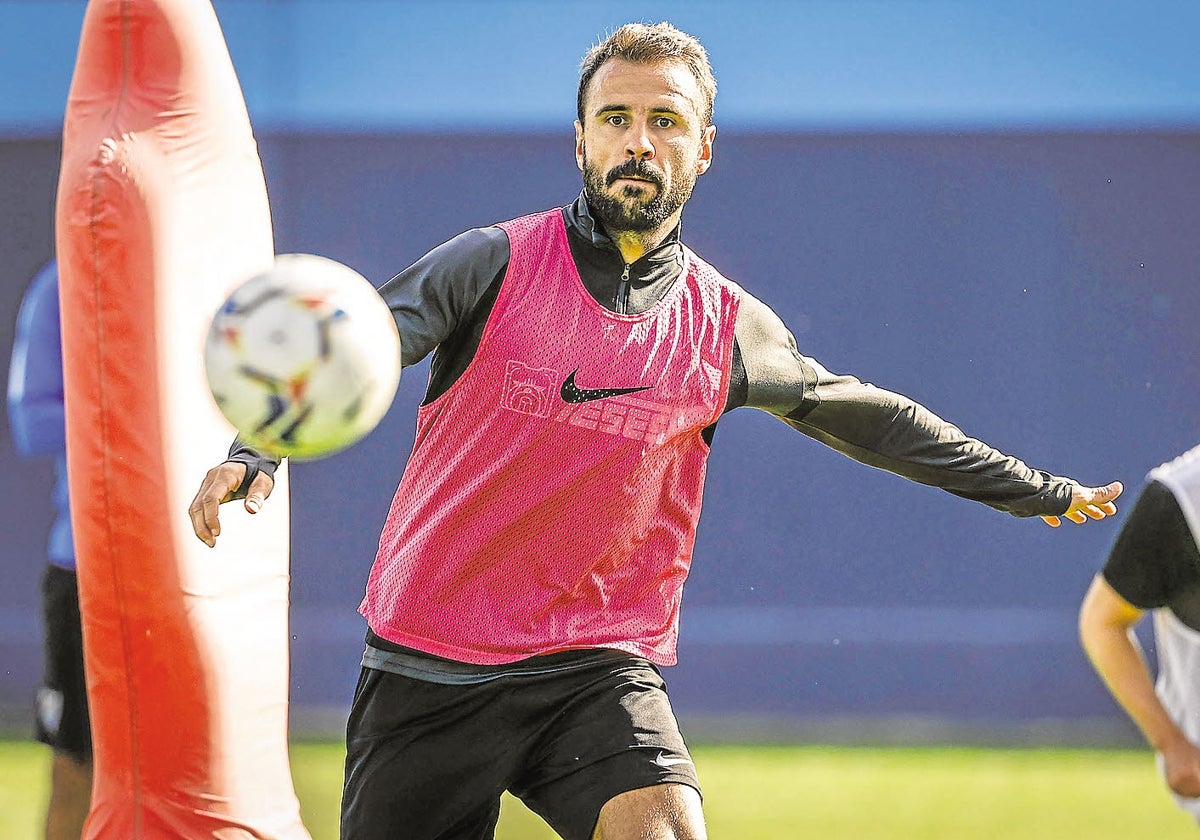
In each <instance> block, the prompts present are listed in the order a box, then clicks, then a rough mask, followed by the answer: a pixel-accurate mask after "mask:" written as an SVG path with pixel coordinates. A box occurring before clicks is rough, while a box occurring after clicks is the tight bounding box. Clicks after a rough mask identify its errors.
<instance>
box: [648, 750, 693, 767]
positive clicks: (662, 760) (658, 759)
mask: <svg viewBox="0 0 1200 840" xmlns="http://www.w3.org/2000/svg"><path fill="white" fill-rule="evenodd" d="M654 763H655V764H657V765H658V766H659V767H674V766H675V765H676V764H691V763H692V762H691V761H689V760H688V759H686V758H667V754H666V753H663V752H660V753H659V754H658V755H657V756H655V757H654Z"/></svg>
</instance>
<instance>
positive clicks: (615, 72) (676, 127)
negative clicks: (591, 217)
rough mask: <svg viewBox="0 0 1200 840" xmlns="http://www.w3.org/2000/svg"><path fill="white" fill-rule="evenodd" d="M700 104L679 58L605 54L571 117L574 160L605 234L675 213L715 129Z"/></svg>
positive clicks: (705, 159) (703, 162) (647, 226)
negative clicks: (637, 59)
mask: <svg viewBox="0 0 1200 840" xmlns="http://www.w3.org/2000/svg"><path fill="white" fill-rule="evenodd" d="M703 106H704V95H703V93H702V92H701V91H700V86H699V85H698V84H697V83H696V78H695V77H694V76H693V75H692V74H691V71H689V70H688V69H687V67H686V66H685V65H684V64H683V63H682V62H678V61H673V60H669V59H668V60H665V61H659V62H655V63H652V64H636V63H633V62H629V61H625V60H624V59H610V60H608V61H606V62H605V63H604V64H602V65H601V66H600V69H599V70H597V71H596V75H595V76H593V77H592V80H591V82H590V83H589V85H588V88H587V91H586V95H585V97H584V115H583V116H584V118H583V121H582V122H580V121H579V120H576V122H575V162H576V163H577V164H578V166H579V168H580V169H581V170H582V171H583V180H584V186H585V187H586V189H587V195H588V204H589V206H590V207H591V209H592V212H593V213H595V214H596V216H597V217H598V218H599V220H600V222H601V223H602V224H603V225H604V228H605V230H607V231H608V233H609V234H610V235H615V234H618V233H622V232H647V231H653V230H655V229H656V228H658V227H659V226H660V225H662V224H663V223H664V222H666V221H668V220H672V219H673V217H676V218H677V214H678V212H679V210H680V208H681V207H683V203H684V202H685V201H687V200H688V198H689V197H690V196H691V194H692V188H693V187H694V186H695V185H696V178H697V177H699V176H700V174H701V173H703V172H704V171H705V170H707V169H708V166H709V163H710V162H711V161H712V142H713V137H714V136H715V134H716V128H715V127H714V126H711V125H704V119H703V117H702V116H701V114H702V113H703ZM673 224H674V221H673V220H672V225H673Z"/></svg>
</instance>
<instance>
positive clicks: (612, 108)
mask: <svg viewBox="0 0 1200 840" xmlns="http://www.w3.org/2000/svg"><path fill="white" fill-rule="evenodd" d="M632 110H633V108H632V107H631V106H629V105H623V104H621V103H614V104H612V105H602V106H601V107H599V108H597V109H596V111H595V116H602V115H604V114H612V113H620V112H623V111H632ZM650 113H651V114H668V115H670V116H672V117H680V118H682V117H683V114H682V113H681V112H680V111H678V110H676V109H675V108H668V107H666V106H662V107H658V108H651V109H650Z"/></svg>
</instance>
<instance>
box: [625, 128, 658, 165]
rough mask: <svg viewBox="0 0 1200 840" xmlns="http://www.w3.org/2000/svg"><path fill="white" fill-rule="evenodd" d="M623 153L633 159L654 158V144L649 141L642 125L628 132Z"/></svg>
mask: <svg viewBox="0 0 1200 840" xmlns="http://www.w3.org/2000/svg"><path fill="white" fill-rule="evenodd" d="M625 155H626V156H627V157H630V158H633V159H634V160H653V159H654V144H653V143H651V142H650V137H649V136H648V132H647V131H646V130H645V128H644V127H639V128H634V129H632V130H631V131H630V132H629V139H628V141H627V142H626V145H625Z"/></svg>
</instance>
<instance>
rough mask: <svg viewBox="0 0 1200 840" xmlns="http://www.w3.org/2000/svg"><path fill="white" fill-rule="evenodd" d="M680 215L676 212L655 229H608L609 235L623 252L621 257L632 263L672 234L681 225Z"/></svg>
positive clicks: (628, 263) (626, 262)
mask: <svg viewBox="0 0 1200 840" xmlns="http://www.w3.org/2000/svg"><path fill="white" fill-rule="evenodd" d="M679 216H680V214H679V213H676V214H674V215H673V216H671V218H669V219H667V220H666V221H665V222H663V223H662V224H661V225H659V226H658V227H656V228H655V229H654V230H649V231H631V230H617V231H613V230H609V231H607V232H608V237H609V239H611V240H612V241H613V244H614V245H616V246H617V250H618V251H620V252H621V258H622V259H623V260H625V264H626V265H632V264H633V263H635V262H637V261H638V260H640V259H641V258H642V257H644V256H645V255H646V254H647V253H649V252H650V251H653V250H654V249H655V248H657V247H658V246H659V245H661V244H662V243H663V242H664V241H665V240H666V238H667V237H668V236H670V235H671V231H673V230H675V228H676V227H677V226H678V225H679Z"/></svg>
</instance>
